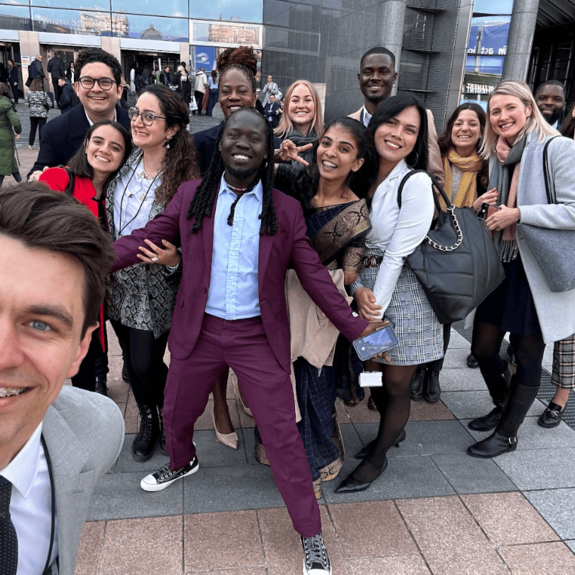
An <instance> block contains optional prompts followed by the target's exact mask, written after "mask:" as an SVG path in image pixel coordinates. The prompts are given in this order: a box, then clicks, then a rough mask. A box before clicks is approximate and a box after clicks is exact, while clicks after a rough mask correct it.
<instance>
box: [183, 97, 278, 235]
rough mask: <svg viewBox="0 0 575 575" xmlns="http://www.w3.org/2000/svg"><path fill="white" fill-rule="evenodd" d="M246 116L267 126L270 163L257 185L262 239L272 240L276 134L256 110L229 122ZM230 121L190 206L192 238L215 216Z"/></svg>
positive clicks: (262, 168) (263, 168)
mask: <svg viewBox="0 0 575 575" xmlns="http://www.w3.org/2000/svg"><path fill="white" fill-rule="evenodd" d="M246 113H248V114H253V115H254V116H255V117H256V118H258V119H259V120H261V122H262V125H263V126H265V127H264V130H265V131H266V150H267V160H266V161H264V162H262V165H261V166H260V169H259V172H258V174H257V176H256V178H255V180H254V182H257V181H258V180H261V182H262V187H263V190H264V199H263V209H262V213H261V216H260V219H261V221H262V223H261V226H260V235H261V236H262V235H263V234H264V233H267V234H268V235H270V236H273V235H275V234H276V232H277V231H278V222H277V217H276V211H275V208H274V202H273V194H272V191H273V188H274V162H273V157H274V133H273V130H272V127H271V125H270V124H269V123H268V122H266V121H265V118H264V117H263V116H262V115H261V114H260V113H259V112H258V111H257V110H256V109H255V108H242V109H241V110H238V111H237V112H236V113H235V114H233V116H230V118H232V117H233V118H235V119H237V118H238V114H246ZM230 118H227V119H226V120H225V122H224V124H223V126H222V128H221V129H220V133H219V134H218V141H217V142H216V151H215V152H214V155H213V157H212V161H211V163H210V167H209V168H208V171H207V172H206V174H205V176H204V177H203V179H202V183H201V184H200V185H199V186H198V189H197V190H196V193H195V194H194V198H193V199H192V201H191V202H190V207H189V208H188V219H190V218H191V217H192V216H193V217H194V218H195V221H194V225H193V226H192V229H191V231H192V234H195V233H196V232H197V231H198V230H199V229H200V228H201V227H202V220H203V219H204V217H210V216H211V215H212V210H213V207H214V201H215V199H216V196H217V195H218V191H219V189H220V182H221V180H222V174H223V173H224V162H223V160H222V153H221V152H220V143H221V141H222V136H223V134H224V132H225V130H226V126H227V125H228V122H229V120H230ZM228 223H229V224H230V225H231V223H230V220H228Z"/></svg>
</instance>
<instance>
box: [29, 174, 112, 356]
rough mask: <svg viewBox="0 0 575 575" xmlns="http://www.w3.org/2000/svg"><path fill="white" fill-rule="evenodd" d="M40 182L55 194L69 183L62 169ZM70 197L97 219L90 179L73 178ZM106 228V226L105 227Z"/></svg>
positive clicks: (101, 330) (101, 339)
mask: <svg viewBox="0 0 575 575" xmlns="http://www.w3.org/2000/svg"><path fill="white" fill-rule="evenodd" d="M38 180H39V181H40V182H44V183H45V184H46V185H47V186H48V187H49V188H50V189H51V190H54V191H55V192H65V191H66V188H67V187H68V184H69V183H70V178H69V177H68V172H67V171H66V170H65V169H64V168H49V169H48V170H46V171H45V172H42V175H41V176H40V178H39V179H38ZM72 195H73V196H74V197H75V198H76V199H77V200H78V201H79V202H80V203H82V204H84V205H85V206H87V207H88V208H89V210H90V211H91V212H92V214H93V215H94V217H96V218H97V217H98V202H97V201H96V200H95V199H94V196H95V195H96V190H95V188H94V185H93V184H92V180H90V178H80V177H78V176H75V177H74V191H73V192H72ZM106 227H107V226H106ZM103 327H104V304H102V305H101V306H100V327H99V328H98V329H99V332H98V337H99V339H100V344H101V345H102V349H103V350H104V351H106V339H105V337H104V329H103Z"/></svg>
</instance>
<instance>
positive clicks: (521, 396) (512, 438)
mask: <svg viewBox="0 0 575 575" xmlns="http://www.w3.org/2000/svg"><path fill="white" fill-rule="evenodd" d="M538 391H539V386H537V387H526V386H524V385H520V384H518V383H517V382H516V381H515V378H513V379H512V380H511V387H510V389H509V397H508V399H507V402H506V404H505V407H504V408H503V413H502V415H501V420H500V422H499V425H498V426H497V429H496V430H495V431H494V432H493V433H492V434H491V435H490V436H489V437H488V438H487V439H484V440H483V441H480V442H478V443H476V444H475V445H472V446H471V447H469V448H468V449H467V453H468V454H469V455H471V456H473V457H482V458H489V457H497V456H498V455H501V454H503V453H507V452H509V451H515V450H516V449H517V430H518V429H519V427H520V426H521V424H522V423H523V420H524V419H525V416H526V415H527V412H528V411H529V408H530V407H531V406H532V405H533V402H534V401H535V398H536V397H537V392H538Z"/></svg>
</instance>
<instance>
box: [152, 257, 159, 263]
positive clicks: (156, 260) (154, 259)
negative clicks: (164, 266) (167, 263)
mask: <svg viewBox="0 0 575 575" xmlns="http://www.w3.org/2000/svg"><path fill="white" fill-rule="evenodd" d="M152 261H153V262H159V261H160V258H158V256H156V257H155V258H152Z"/></svg>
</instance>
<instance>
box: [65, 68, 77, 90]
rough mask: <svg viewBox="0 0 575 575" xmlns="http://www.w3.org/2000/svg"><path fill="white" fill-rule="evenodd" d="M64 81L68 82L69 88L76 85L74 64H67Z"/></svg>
mask: <svg viewBox="0 0 575 575" xmlns="http://www.w3.org/2000/svg"><path fill="white" fill-rule="evenodd" d="M66 80H68V82H70V85H71V86H73V85H74V84H75V83H76V71H75V69H74V62H70V63H69V64H68V69H67V70H66Z"/></svg>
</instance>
